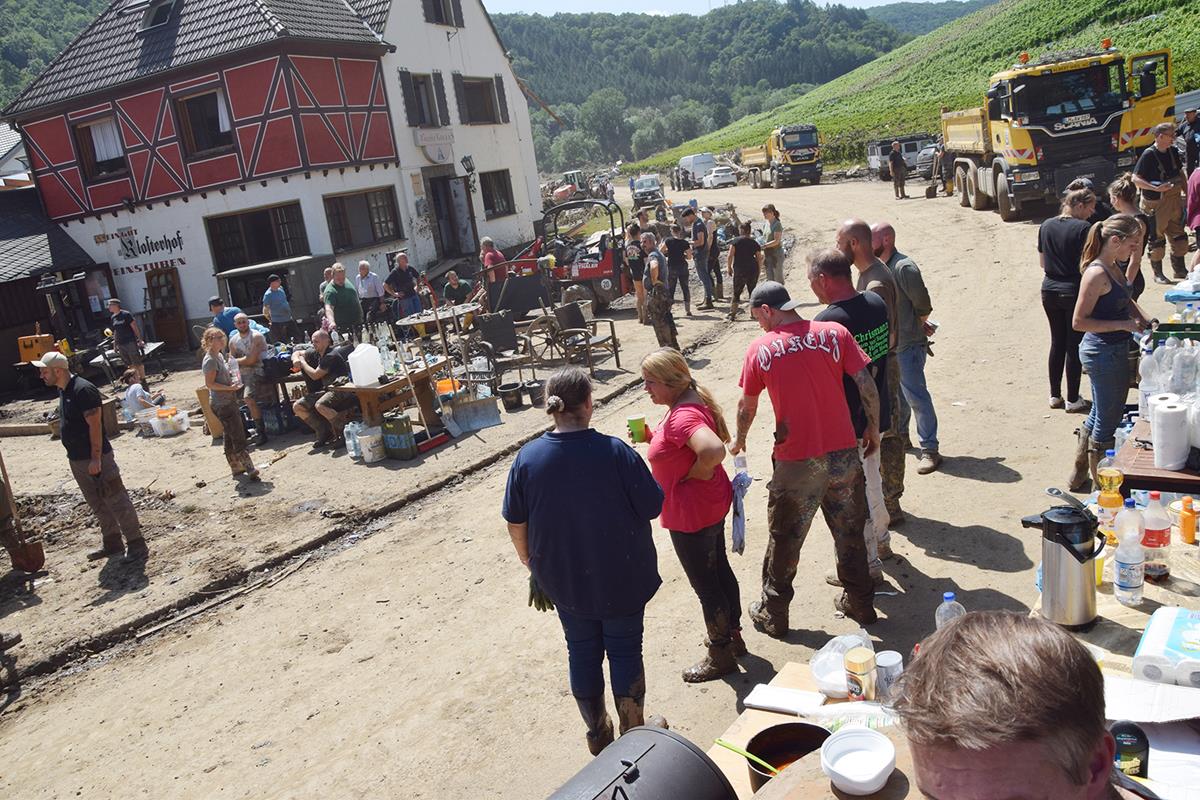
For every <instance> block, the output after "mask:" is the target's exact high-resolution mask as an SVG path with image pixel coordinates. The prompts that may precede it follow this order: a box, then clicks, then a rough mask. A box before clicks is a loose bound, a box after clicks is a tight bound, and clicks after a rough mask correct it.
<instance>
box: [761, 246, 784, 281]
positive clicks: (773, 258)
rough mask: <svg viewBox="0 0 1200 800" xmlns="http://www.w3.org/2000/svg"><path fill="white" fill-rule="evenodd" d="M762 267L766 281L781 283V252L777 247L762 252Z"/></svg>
mask: <svg viewBox="0 0 1200 800" xmlns="http://www.w3.org/2000/svg"><path fill="white" fill-rule="evenodd" d="M763 267H764V268H765V271H766V279H767V280H769V281H775V282H776V283H783V250H781V249H779V248H778V247H772V248H770V249H769V250H764V251H763Z"/></svg>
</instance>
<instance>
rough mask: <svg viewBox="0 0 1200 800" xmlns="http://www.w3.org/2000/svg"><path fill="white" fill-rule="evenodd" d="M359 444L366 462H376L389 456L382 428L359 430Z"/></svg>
mask: <svg viewBox="0 0 1200 800" xmlns="http://www.w3.org/2000/svg"><path fill="white" fill-rule="evenodd" d="M358 446H359V449H361V450H362V459H363V463H364V464H374V463H376V462H378V461H383V460H384V459H385V458H387V451H386V450H385V449H384V447H383V429H382V428H363V429H362V430H361V431H359V432H358Z"/></svg>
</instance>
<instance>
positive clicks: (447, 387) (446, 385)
mask: <svg viewBox="0 0 1200 800" xmlns="http://www.w3.org/2000/svg"><path fill="white" fill-rule="evenodd" d="M461 388H462V384H461V383H459V382H458V381H457V380H456V379H454V378H442V379H441V380H440V381H438V382H437V393H438V394H439V395H441V394H454V393H455V392H457V391H458V390H459V389H461Z"/></svg>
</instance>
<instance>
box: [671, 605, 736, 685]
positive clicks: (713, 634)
mask: <svg viewBox="0 0 1200 800" xmlns="http://www.w3.org/2000/svg"><path fill="white" fill-rule="evenodd" d="M705 644H706V645H707V646H708V655H706V656H705V657H704V658H702V659H700V660H699V661H698V662H696V663H695V664H693V665H692V666H690V667H688V668H687V669H685V670H684V671H683V682H684V683H704V682H705V681H712V680H716V679H717V678H720V677H721V676H722V675H728V674H729V673H731V672H737V657H736V656H734V654H733V637H732V635H731V631H730V629H729V616H728V615H727V614H725V613H724V612H722V613H720V614H718V615H717V618H716V620H714V621H713V622H711V623H710V624H709V625H708V638H707V640H706V641H705Z"/></svg>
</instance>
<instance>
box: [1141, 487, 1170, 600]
mask: <svg viewBox="0 0 1200 800" xmlns="http://www.w3.org/2000/svg"><path fill="white" fill-rule="evenodd" d="M1143 519H1144V520H1145V528H1144V532H1143V533H1142V548H1143V550H1145V564H1146V567H1145V573H1146V580H1148V581H1165V580H1166V579H1167V578H1168V577H1170V575H1171V518H1170V517H1168V516H1167V510H1166V509H1165V508H1163V504H1162V495H1161V494H1160V493H1158V492H1151V493H1150V502H1149V504H1147V505H1146V511H1145V514H1144V516H1143Z"/></svg>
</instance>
